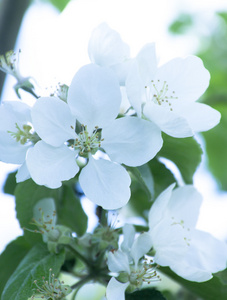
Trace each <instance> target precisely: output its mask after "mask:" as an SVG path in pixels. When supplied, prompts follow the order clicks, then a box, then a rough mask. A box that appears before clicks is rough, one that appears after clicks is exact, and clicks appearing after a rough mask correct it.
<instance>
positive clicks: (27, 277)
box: [1, 244, 65, 300]
mask: <svg viewBox="0 0 227 300" xmlns="http://www.w3.org/2000/svg"><path fill="white" fill-rule="evenodd" d="M64 258H65V254H64V251H62V252H60V253H59V254H52V253H50V252H49V251H48V250H47V248H46V246H45V245H43V244H37V245H35V246H34V247H33V248H32V249H31V250H30V251H29V252H28V253H27V255H26V256H25V257H24V259H23V260H22V261H21V263H20V264H19V266H18V267H17V269H16V270H15V272H14V273H13V275H12V276H11V277H10V279H9V281H8V282H7V284H6V286H5V289H4V291H3V293H2V298H1V299H2V300H22V299H24V300H26V299H28V298H29V297H30V296H31V295H32V294H33V291H32V289H33V288H35V285H34V280H37V283H38V284H39V285H41V284H42V277H43V276H44V277H45V278H48V277H49V269H50V268H51V269H52V270H53V271H52V272H53V273H54V274H56V275H57V274H58V273H59V271H60V268H61V266H62V264H63V262H64Z"/></svg>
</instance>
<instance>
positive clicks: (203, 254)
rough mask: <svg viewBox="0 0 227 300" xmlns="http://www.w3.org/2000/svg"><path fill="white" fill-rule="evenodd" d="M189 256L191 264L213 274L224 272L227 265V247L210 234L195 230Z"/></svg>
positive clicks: (187, 257)
mask: <svg viewBox="0 0 227 300" xmlns="http://www.w3.org/2000/svg"><path fill="white" fill-rule="evenodd" d="M189 243H190V247H189V248H190V249H189V251H188V256H186V258H185V260H187V259H189V263H190V264H191V265H193V266H197V267H198V268H200V269H204V270H207V271H209V272H211V273H216V272H219V271H222V270H223V269H225V268H226V263H227V245H226V243H224V242H222V241H220V240H218V239H216V238H215V237H214V236H212V235H211V234H210V233H208V232H204V231H200V230H194V231H193V232H192V238H191V241H190V242H189Z"/></svg>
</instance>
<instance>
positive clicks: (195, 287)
mask: <svg viewBox="0 0 227 300" xmlns="http://www.w3.org/2000/svg"><path fill="white" fill-rule="evenodd" d="M160 271H161V272H163V273H164V274H166V275H167V276H169V277H170V278H172V279H173V280H175V281H176V282H178V283H179V284H181V285H182V286H184V287H185V288H186V289H188V290H189V291H190V292H192V293H193V294H195V295H197V296H199V297H201V298H202V299H203V300H216V299H218V300H226V299H227V298H226V295H227V285H226V284H223V282H222V281H221V280H220V279H219V278H218V277H217V276H214V277H213V278H212V279H211V280H208V281H206V282H201V283H198V282H191V281H187V280H185V279H183V278H182V277H179V276H177V275H176V274H175V273H174V272H172V271H171V270H170V269H169V268H164V267H160ZM223 272H225V271H223ZM219 277H220V272H219Z"/></svg>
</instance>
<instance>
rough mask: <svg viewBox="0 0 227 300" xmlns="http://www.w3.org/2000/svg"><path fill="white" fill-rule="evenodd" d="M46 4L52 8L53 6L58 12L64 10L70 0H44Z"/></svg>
mask: <svg viewBox="0 0 227 300" xmlns="http://www.w3.org/2000/svg"><path fill="white" fill-rule="evenodd" d="M45 1H46V2H50V3H51V4H52V5H53V6H55V7H56V8H57V9H58V10H59V11H60V12H62V11H63V10H64V8H65V7H66V5H67V4H68V3H69V2H70V0H45Z"/></svg>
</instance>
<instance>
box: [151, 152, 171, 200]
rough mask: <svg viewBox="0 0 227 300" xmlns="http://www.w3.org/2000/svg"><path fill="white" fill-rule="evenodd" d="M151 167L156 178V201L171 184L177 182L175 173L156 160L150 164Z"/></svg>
mask: <svg viewBox="0 0 227 300" xmlns="http://www.w3.org/2000/svg"><path fill="white" fill-rule="evenodd" d="M149 167H150V170H151V173H152V175H153V178H154V191H155V196H154V198H155V199H156V198H157V197H158V195H159V194H160V193H161V192H163V191H164V190H165V189H166V188H167V187H168V186H170V184H172V183H174V182H176V178H175V177H174V175H173V173H172V172H171V171H170V170H169V169H167V168H166V166H165V165H164V164H163V163H161V162H160V161H159V160H158V159H156V158H154V159H152V160H151V161H150V162H149Z"/></svg>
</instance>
